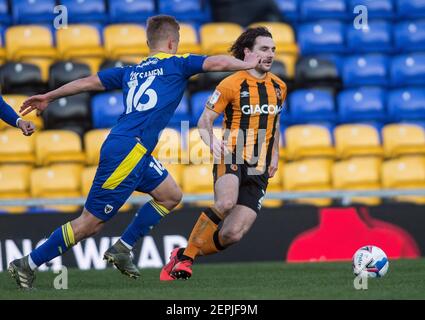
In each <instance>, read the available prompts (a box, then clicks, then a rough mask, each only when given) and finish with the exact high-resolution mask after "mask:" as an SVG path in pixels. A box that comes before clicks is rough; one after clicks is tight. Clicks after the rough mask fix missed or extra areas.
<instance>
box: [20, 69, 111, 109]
mask: <svg viewBox="0 0 425 320" xmlns="http://www.w3.org/2000/svg"><path fill="white" fill-rule="evenodd" d="M103 90H105V87H104V86H103V84H102V82H101V81H100V79H99V76H98V75H92V76H89V77H86V78H82V79H78V80H74V81H72V82H70V83H67V84H65V85H63V86H62V87H60V88H58V89H56V90H53V91H50V92H47V93H45V94H39V95H36V96H32V97H29V98H28V99H27V100H26V101H25V102H24V103H23V105H22V106H21V109H20V110H19V112H20V113H22V115H23V116H24V115H26V114H28V113H30V112H31V111H33V110H37V114H38V115H39V114H40V113H41V112H42V111H44V110H45V109H46V108H47V106H48V105H49V103H50V102H53V101H55V100H56V99H59V98H62V97H67V96H72V95H74V94H77V93H82V92H87V91H103Z"/></svg>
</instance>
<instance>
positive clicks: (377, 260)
mask: <svg viewBox="0 0 425 320" xmlns="http://www.w3.org/2000/svg"><path fill="white" fill-rule="evenodd" d="M387 271H388V258H387V255H386V254H385V252H384V251H383V250H382V249H380V248H378V247H376V246H365V247H361V248H360V249H359V250H357V251H356V253H355V254H354V256H353V272H354V274H355V275H356V276H361V277H369V278H380V277H383V276H384V275H385V274H386V273H387Z"/></svg>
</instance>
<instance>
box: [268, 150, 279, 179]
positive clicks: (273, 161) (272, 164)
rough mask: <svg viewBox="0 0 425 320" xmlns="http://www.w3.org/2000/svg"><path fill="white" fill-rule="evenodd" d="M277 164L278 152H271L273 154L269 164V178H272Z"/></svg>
mask: <svg viewBox="0 0 425 320" xmlns="http://www.w3.org/2000/svg"><path fill="white" fill-rule="evenodd" d="M278 165H279V153H273V156H272V159H271V161H270V165H269V178H273V176H274V175H275V174H276V172H277V168H278Z"/></svg>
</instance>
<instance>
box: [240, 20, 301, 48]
mask: <svg viewBox="0 0 425 320" xmlns="http://www.w3.org/2000/svg"><path fill="white" fill-rule="evenodd" d="M260 26H261V27H266V28H267V29H268V30H269V31H270V33H271V34H272V36H273V41H274V43H275V44H276V54H281V53H288V54H295V55H297V54H298V46H297V43H296V41H295V35H294V30H293V29H292V27H291V26H290V25H289V24H286V23H282V22H256V23H253V24H251V25H249V26H248V27H250V28H255V27H260Z"/></svg>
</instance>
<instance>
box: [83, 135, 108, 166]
mask: <svg viewBox="0 0 425 320" xmlns="http://www.w3.org/2000/svg"><path fill="white" fill-rule="evenodd" d="M109 132H110V130H108V129H96V130H90V131H89V132H87V133H86V134H85V135H84V149H85V151H86V163H87V165H89V166H93V165H97V164H98V163H99V156H100V148H101V147H102V144H103V142H104V141H105V139H106V137H107V136H108V134H109Z"/></svg>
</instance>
